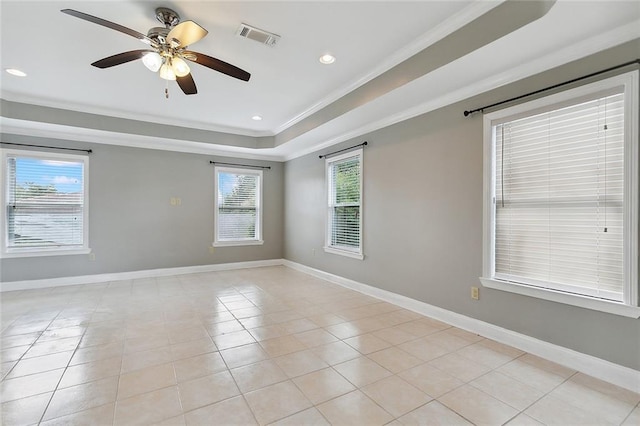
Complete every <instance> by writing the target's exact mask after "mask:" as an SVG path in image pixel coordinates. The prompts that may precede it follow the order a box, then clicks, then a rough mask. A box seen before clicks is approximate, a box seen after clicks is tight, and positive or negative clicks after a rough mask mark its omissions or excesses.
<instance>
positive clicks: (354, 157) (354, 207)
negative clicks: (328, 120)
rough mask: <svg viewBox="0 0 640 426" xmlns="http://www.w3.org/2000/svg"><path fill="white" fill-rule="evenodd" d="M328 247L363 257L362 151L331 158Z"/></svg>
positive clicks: (331, 249)
mask: <svg viewBox="0 0 640 426" xmlns="http://www.w3.org/2000/svg"><path fill="white" fill-rule="evenodd" d="M326 164H327V186H328V188H327V189H328V190H327V194H328V217H327V238H326V247H325V249H326V250H327V251H329V252H332V253H337V254H345V255H347V256H352V257H356V258H360V259H361V258H362V234H361V228H362V214H361V213H362V211H361V209H362V150H357V151H352V152H349V153H346V154H343V155H340V156H336V157H332V158H328V159H327V160H326Z"/></svg>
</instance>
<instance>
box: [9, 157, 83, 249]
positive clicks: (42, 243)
mask: <svg viewBox="0 0 640 426" xmlns="http://www.w3.org/2000/svg"><path fill="white" fill-rule="evenodd" d="M6 166H7V167H6V170H7V187H6V201H5V202H6V205H5V208H6V218H7V220H6V230H7V248H8V249H29V248H32V249H37V248H53V247H63V248H73V247H76V246H77V247H82V246H83V245H84V240H85V236H84V208H85V200H84V163H83V162H82V161H79V162H76V161H59V160H47V159H42V158H36V157H28V156H7V164H6Z"/></svg>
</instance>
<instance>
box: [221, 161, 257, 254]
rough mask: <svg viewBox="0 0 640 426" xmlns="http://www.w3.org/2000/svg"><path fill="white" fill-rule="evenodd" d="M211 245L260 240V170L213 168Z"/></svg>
mask: <svg viewBox="0 0 640 426" xmlns="http://www.w3.org/2000/svg"><path fill="white" fill-rule="evenodd" d="M215 176H216V177H215V186H216V209H215V241H214V245H216V246H222V245H245V244H262V229H261V228H262V211H261V198H262V170H246V169H236V168H227V167H216V168H215Z"/></svg>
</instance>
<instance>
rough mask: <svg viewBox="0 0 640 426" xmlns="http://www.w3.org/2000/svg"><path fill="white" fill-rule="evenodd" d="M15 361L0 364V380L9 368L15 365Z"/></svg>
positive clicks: (7, 372)
mask: <svg viewBox="0 0 640 426" xmlns="http://www.w3.org/2000/svg"><path fill="white" fill-rule="evenodd" d="M17 363H18V361H9V362H3V363H2V364H0V380H4V378H5V376H6V375H7V374H9V372H10V371H11V369H12V368H13V367H15V365H16V364H17Z"/></svg>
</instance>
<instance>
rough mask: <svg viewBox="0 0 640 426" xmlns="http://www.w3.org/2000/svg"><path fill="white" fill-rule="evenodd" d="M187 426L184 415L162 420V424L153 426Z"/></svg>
mask: <svg viewBox="0 0 640 426" xmlns="http://www.w3.org/2000/svg"><path fill="white" fill-rule="evenodd" d="M186 425H187V421H186V420H185V418H184V416H183V415H179V416H176V417H171V418H169V419H166V420H162V421H161V422H158V423H154V424H153V426H186Z"/></svg>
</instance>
